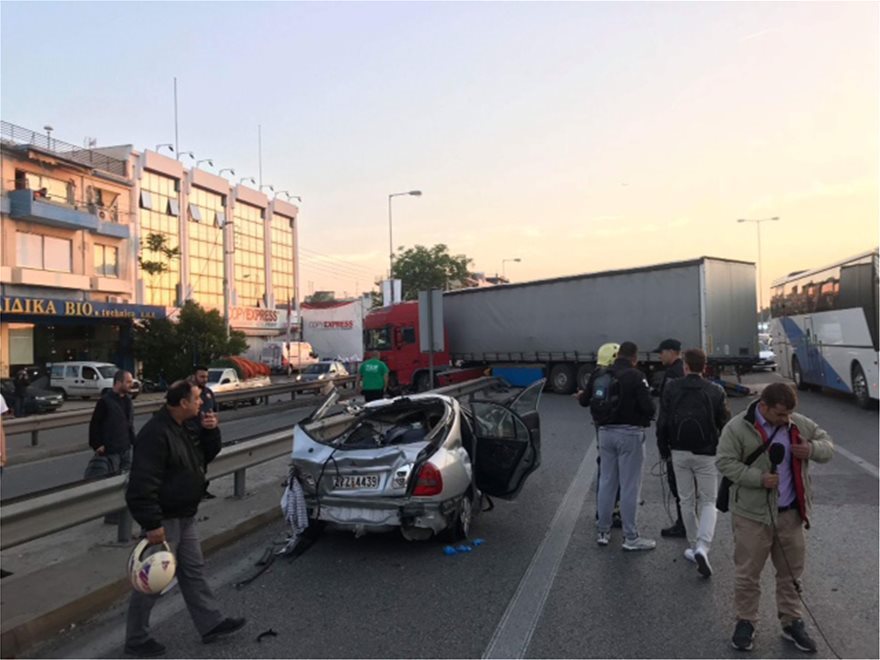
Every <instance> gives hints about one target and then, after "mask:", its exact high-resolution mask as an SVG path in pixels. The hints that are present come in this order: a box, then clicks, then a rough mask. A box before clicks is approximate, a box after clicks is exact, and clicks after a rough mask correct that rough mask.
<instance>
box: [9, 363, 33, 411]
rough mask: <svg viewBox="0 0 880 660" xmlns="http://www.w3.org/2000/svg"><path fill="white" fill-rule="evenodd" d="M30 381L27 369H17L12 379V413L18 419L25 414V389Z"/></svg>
mask: <svg viewBox="0 0 880 660" xmlns="http://www.w3.org/2000/svg"><path fill="white" fill-rule="evenodd" d="M30 384H31V381H30V379H29V378H28V375H27V371H26V370H24V369H19V370H18V373H16V374H15V379H14V380H13V381H12V386H13V388H14V392H15V396H14V397H13V400H12V411H13V414H14V415H15V416H16V417H18V418H19V419H20V418H22V417H25V416H26V415H27V396H28V394H27V391H28V387H29V386H30Z"/></svg>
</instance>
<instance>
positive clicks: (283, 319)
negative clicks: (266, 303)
mask: <svg viewBox="0 0 880 660" xmlns="http://www.w3.org/2000/svg"><path fill="white" fill-rule="evenodd" d="M229 323H230V325H232V326H233V327H234V328H262V329H266V330H284V329H286V328H287V310H284V309H269V308H267V307H230V308H229Z"/></svg>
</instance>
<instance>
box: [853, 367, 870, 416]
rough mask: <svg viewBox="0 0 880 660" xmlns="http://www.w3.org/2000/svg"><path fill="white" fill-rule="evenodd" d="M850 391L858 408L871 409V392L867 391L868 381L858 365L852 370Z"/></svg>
mask: <svg viewBox="0 0 880 660" xmlns="http://www.w3.org/2000/svg"><path fill="white" fill-rule="evenodd" d="M852 389H853V394H855V395H856V403H857V404H858V406H859V408H864V409H865V410H867V409H869V408H870V407H871V391H870V390H869V389H868V379H867V378H865V372H864V371H863V370H862V366H861V365H860V364H855V365H853V368H852Z"/></svg>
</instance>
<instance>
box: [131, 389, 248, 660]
mask: <svg viewBox="0 0 880 660" xmlns="http://www.w3.org/2000/svg"><path fill="white" fill-rule="evenodd" d="M201 405H202V400H201V398H200V392H199V388H198V386H196V385H193V384H192V383H190V382H189V381H185V380H181V381H177V382H176V383H173V384H172V385H171V386H170V387H169V388H168V392H167V393H166V395H165V405H164V406H163V407H162V408H161V409H160V410H159V411H158V412H157V413H156V414H155V415H153V417H152V418H151V419H150V421H148V422H147V423H146V424H145V425H144V427H143V428H142V429H141V431H140V433H138V435H137V442H136V443H135V450H134V461H133V463H132V468H131V476H130V478H129V482H128V489H127V491H126V494H125V500H126V502H127V503H128V508H129V510H130V511H131V515H132V517H133V518H134V519H135V520H136V521H137V522H138V523H140V525H141V527H142V528H143V529H144V531H145V533H146V537H147V540H148V541H149V542H150V543H163V542H166V541H167V542H168V543H169V544H170V545H171V546H172V549H173V551H174V554H175V557H176V559H177V574H176V577H177V580H178V583H179V584H180V590H181V592H182V593H183V598H184V601H185V602H186V606H187V609H188V610H189V614H190V617H192V620H193V623H194V624H195V627H196V629H197V630H198V632H199V634H200V635H201V636H202V641H203V642H204V643H206V644H207V643H210V642H213V641H214V640H215V639H217V638H219V637H223V636H225V635H229V634H231V633H233V632H235V631H236V630H239V629H240V628H242V627H243V626H244V624H245V619H244V618H229V617H224V616H223V615H222V614H221V613H220V609H219V606H218V603H217V599H216V598H215V596H214V593H213V592H212V591H211V588H210V587H209V586H208V583H207V581H206V580H205V576H204V573H203V569H204V565H205V562H204V559H203V558H202V547H201V542H200V541H199V535H198V531H197V529H196V513H197V511H198V508H199V501H200V500H201V499H202V493H204V490H205V466H206V465H207V464H208V463H210V462H211V461H212V460H213V459H214V457H216V456H217V454H219V453H220V449H221V447H220V434H219V432H218V430H217V418H216V416H215V415H214V413H208V414H206V415H204V416H202V419H201V425H202V430H201V432H200V433H199V435H198V436H197V437H195V436H193V434H192V433H191V432H190V431H189V430H188V429H187V428H186V426H185V424H186V422H187V421H188V420H190V419H192V418H194V417H197V416H198V414H199V410H200V408H201ZM158 598H159V596H156V595H147V594H143V593H141V592H139V591H134V592H132V594H131V600H130V601H129V605H128V618H127V623H126V631H125V652H126V654H128V655H134V656H137V657H141V658H147V657H156V656H159V655H162V654H163V653H165V646H164V645H163V644H160V643H159V642H158V641H156V640H155V639H153V638H152V637H150V612H151V611H152V609H153V606H154V605H155V604H156V600H157V599H158Z"/></svg>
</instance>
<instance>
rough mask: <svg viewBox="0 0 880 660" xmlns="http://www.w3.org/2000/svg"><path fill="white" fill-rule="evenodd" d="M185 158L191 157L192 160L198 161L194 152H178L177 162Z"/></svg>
mask: <svg viewBox="0 0 880 660" xmlns="http://www.w3.org/2000/svg"><path fill="white" fill-rule="evenodd" d="M183 156H189V157H190V158H191V159H192V160H195V159H196V155H195V154H194V153H193V152H192V151H178V152H177V160H180V159H181V158H182V157H183Z"/></svg>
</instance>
